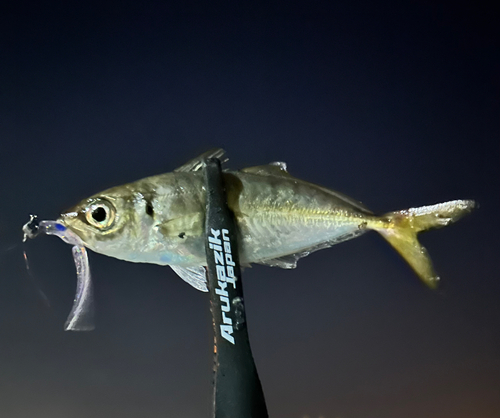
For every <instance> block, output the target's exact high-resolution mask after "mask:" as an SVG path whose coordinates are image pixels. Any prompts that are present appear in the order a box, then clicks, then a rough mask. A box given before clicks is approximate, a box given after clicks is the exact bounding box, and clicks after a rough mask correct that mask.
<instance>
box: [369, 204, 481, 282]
mask: <svg viewBox="0 0 500 418" xmlns="http://www.w3.org/2000/svg"><path fill="white" fill-rule="evenodd" d="M475 206H476V203H475V202H474V201H473V200H453V201H451V202H446V203H439V204H437V205H432V206H423V207H420V208H411V209H407V210H400V211H397V212H390V213H387V214H386V215H384V216H382V219H383V220H385V221H387V224H386V226H385V227H384V228H380V229H379V228H375V229H376V230H377V232H379V233H380V234H381V235H382V236H383V237H384V238H385V239H386V240H387V241H389V243H390V244H391V245H392V246H393V247H394V248H395V249H396V250H397V251H398V252H399V254H401V255H402V256H403V258H404V259H405V260H406V261H407V262H408V264H409V265H410V266H411V267H412V268H413V270H415V273H417V275H418V277H420V279H421V280H422V281H423V282H424V283H425V284H426V285H427V286H429V287H431V288H435V287H436V286H437V283H438V281H439V277H438V276H437V274H436V272H435V271H434V267H433V266H432V261H431V259H430V257H429V255H428V253H427V250H426V249H425V248H424V247H423V246H422V245H420V243H419V242H418V239H417V234H418V233H419V232H421V231H427V230H429V229H435V228H442V227H443V226H447V225H449V224H451V223H453V222H455V221H457V220H459V219H460V218H461V217H462V216H464V215H466V214H468V213H469V212H470V211H472V209H474V207H475Z"/></svg>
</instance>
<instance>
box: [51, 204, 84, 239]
mask: <svg viewBox="0 0 500 418" xmlns="http://www.w3.org/2000/svg"><path fill="white" fill-rule="evenodd" d="M57 221H58V222H60V223H61V224H63V225H64V226H65V227H66V228H68V229H69V230H71V231H73V232H74V233H75V234H76V235H78V236H79V237H80V239H82V240H83V241H84V242H86V241H87V236H86V235H87V234H86V232H87V231H86V229H87V228H86V225H85V221H83V220H82V219H81V214H80V213H79V212H75V211H68V212H65V213H61V215H60V216H59V218H58V219H57Z"/></svg>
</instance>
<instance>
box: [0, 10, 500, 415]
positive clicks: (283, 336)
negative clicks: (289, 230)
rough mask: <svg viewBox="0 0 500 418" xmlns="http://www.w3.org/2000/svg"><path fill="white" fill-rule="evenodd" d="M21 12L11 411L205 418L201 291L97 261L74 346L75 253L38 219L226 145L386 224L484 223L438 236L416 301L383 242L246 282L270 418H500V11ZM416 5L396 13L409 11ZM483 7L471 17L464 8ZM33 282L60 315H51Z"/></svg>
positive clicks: (4, 321) (7, 75) (1, 334)
mask: <svg viewBox="0 0 500 418" xmlns="http://www.w3.org/2000/svg"><path fill="white" fill-rule="evenodd" d="M178 3H182V6H179V5H171V4H169V3H168V2H157V3H155V2H152V3H148V4H139V2H126V1H125V2H119V3H109V2H62V1H61V2H52V3H51V5H50V7H49V6H47V4H46V3H41V2H31V3H29V2H26V3H22V2H21V3H18V4H17V5H16V6H9V7H10V8H7V9H3V11H2V12H1V13H0V140H1V144H2V147H1V153H0V176H1V177H0V178H1V188H0V191H1V199H2V200H1V202H2V203H1V205H0V244H1V245H2V250H1V252H0V416H1V417H6V418H25V417H37V418H45V417H47V418H48V417H50V418H58V417H64V418H73V417H74V418H83V417H94V418H114V417H120V418H128V417H131V418H132V417H165V416H169V417H174V416H175V417H183V418H191V417H207V416H209V412H210V399H211V378H212V374H211V368H212V354H211V352H212V334H211V320H210V314H209V304H208V298H207V295H206V294H202V293H198V292H196V291H195V290H194V289H192V288H190V287H189V286H188V285H186V284H185V283H184V282H183V281H182V280H180V279H179V278H178V277H176V276H175V274H174V273H173V272H172V271H171V270H170V269H169V268H165V267H159V266H155V265H140V264H132V263H125V262H123V261H119V260H115V259H110V258H106V257H104V256H100V255H97V254H93V253H92V254H90V257H91V266H92V269H93V274H94V278H95V287H96V299H97V307H98V317H97V329H96V331H94V332H90V333H68V332H63V323H64V321H65V318H66V316H67V314H68V312H69V309H70V307H71V304H72V299H73V296H74V287H75V272H74V265H73V262H72V258H71V251H70V247H69V246H68V245H65V244H64V243H63V242H62V241H60V240H58V239H56V238H52V237H41V238H39V239H37V240H35V241H33V242H29V243H28V244H27V251H28V255H29V258H30V263H31V267H32V272H33V275H34V279H31V278H30V277H29V276H28V274H27V272H26V269H25V267H24V262H23V258H22V249H23V248H22V247H21V246H17V247H15V248H11V246H12V245H15V244H17V243H19V242H20V240H21V226H22V225H23V224H24V223H25V222H26V221H27V220H28V215H29V214H30V213H36V214H38V215H39V216H40V217H41V218H42V219H55V218H56V217H57V216H58V214H59V213H60V211H62V210H64V209H66V208H68V207H70V206H72V205H73V204H75V203H76V202H78V201H79V200H80V199H82V198H84V197H87V196H88V195H90V194H93V193H95V192H97V191H100V190H103V189H105V188H107V187H110V186H114V185H118V184H122V183H125V182H128V181H133V180H137V179H139V178H142V177H146V176H148V175H152V174H158V173H162V172H166V171H170V170H172V169H174V168H175V167H177V166H179V165H181V164H182V163H183V162H184V161H186V160H188V159H190V158H192V157H194V156H195V155H197V154H199V153H201V152H203V151H205V150H207V149H209V148H211V147H214V146H221V147H224V148H225V149H226V150H227V152H228V155H229V157H230V162H229V166H230V167H232V168H241V167H245V166H248V165H258V164H264V163H267V162H270V161H276V160H278V161H286V162H287V163H288V167H289V171H290V172H291V173H292V174H293V175H296V176H297V177H300V178H304V179H306V180H309V181H312V182H315V183H319V184H322V185H325V186H328V187H331V188H333V189H336V190H339V191H342V192H344V193H347V194H348V195H350V196H353V197H354V198H357V199H360V200H362V201H363V202H364V203H365V204H366V205H367V206H369V207H370V208H371V209H372V210H374V211H376V212H379V213H383V212H386V211H390V210H396V209H403V208H407V207H410V206H418V205H424V204H432V203H437V202H440V201H446V200H451V199H457V198H472V199H476V200H478V201H479V203H480V205H481V207H480V209H479V210H477V211H476V212H475V213H473V214H472V215H470V216H469V217H467V218H466V219H464V220H462V221H460V222H459V223H458V224H457V225H454V226H452V227H450V228H446V229H443V230H440V231H435V232H430V233H428V234H426V235H424V236H422V242H423V243H424V244H425V245H426V246H427V248H428V250H429V252H430V253H431V255H432V258H433V260H434V263H435V265H436V269H437V270H438V272H439V273H440V275H441V277H442V284H441V287H440V289H439V290H438V291H435V292H433V291H430V290H429V289H427V288H425V287H424V286H422V285H421V284H420V283H419V282H418V280H417V279H416V277H415V275H414V274H413V273H412V271H411V270H410V269H409V268H408V267H407V265H406V264H405V263H404V262H403V261H402V260H401V259H400V258H399V256H398V255H397V254H396V253H395V252H394V251H393V250H392V249H391V248H390V247H389V246H388V245H387V244H386V243H385V242H384V241H383V240H382V239H381V238H380V237H379V236H377V235H376V234H375V233H371V234H367V235H365V236H363V237H361V238H360V239H357V240H353V241H350V242H347V243H344V244H341V245H338V246H336V247H334V248H331V249H328V250H324V251H321V252H318V253H315V254H313V255H311V256H309V257H308V258H306V259H304V260H302V261H301V262H300V263H299V267H298V268H297V269H296V270H292V271H284V270H280V269H271V268H266V267H262V266H256V267H254V268H252V269H248V270H246V271H245V292H246V306H247V314H248V319H249V323H250V333H251V338H252V346H253V350H254V355H255V359H256V362H257V366H258V368H259V372H260V376H261V380H262V383H263V387H264V390H265V393H266V397H267V403H268V408H269V412H270V415H271V416H272V417H273V418H294V417H296V418H302V417H305V416H308V417H310V418H318V417H324V418H364V417H366V418H377V417H381V418H401V417H405V418H421V417H426V418H430V417H436V418H470V417H481V418H494V417H499V416H500V334H499V333H500V327H499V326H500V304H499V301H500V283H499V278H500V274H499V268H498V254H499V250H500V243H499V234H498V232H499V231H498V221H497V219H498V210H499V207H500V202H499V200H500V199H499V192H500V176H499V174H500V173H499V171H500V170H499V164H500V152H499V151H500V140H499V138H500V124H499V116H500V112H499V110H500V106H499V98H500V95H499V90H500V65H499V62H500V60H499V53H498V51H499V43H498V40H499V38H498V33H497V26H498V17H497V16H495V15H494V13H493V9H489V8H488V7H482V6H477V5H475V6H471V5H469V2H456V3H454V4H453V5H452V6H449V5H445V3H441V2H435V1H432V2H431V1H411V2H393V3H391V2H349V3H348V2H346V4H349V5H346V4H340V3H334V2H306V1H290V2H286V3H279V2H263V3H256V2H245V3H244V2H236V4H235V2H231V3H229V2H228V3H225V2H211V3H210V4H208V3H204V2H193V3H187V2H178ZM403 3H404V5H403ZM470 4H472V3H470ZM37 286H40V287H41V288H42V289H43V291H44V292H45V293H46V294H47V296H48V298H49V300H50V308H47V307H46V306H45V304H44V302H43V299H42V298H41V296H40V294H39V292H38V290H37Z"/></svg>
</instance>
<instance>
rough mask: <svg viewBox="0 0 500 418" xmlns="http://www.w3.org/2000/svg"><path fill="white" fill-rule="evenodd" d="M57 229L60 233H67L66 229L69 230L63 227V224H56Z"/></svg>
mask: <svg viewBox="0 0 500 418" xmlns="http://www.w3.org/2000/svg"><path fill="white" fill-rule="evenodd" d="M56 229H57V230H58V231H66V229H67V228H66V227H65V226H64V225H61V224H57V223H56Z"/></svg>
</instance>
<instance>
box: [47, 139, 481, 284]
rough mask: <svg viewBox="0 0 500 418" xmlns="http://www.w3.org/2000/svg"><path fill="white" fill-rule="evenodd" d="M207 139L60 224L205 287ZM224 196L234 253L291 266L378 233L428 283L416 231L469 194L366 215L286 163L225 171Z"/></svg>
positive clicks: (107, 251)
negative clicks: (188, 156)
mask: <svg viewBox="0 0 500 418" xmlns="http://www.w3.org/2000/svg"><path fill="white" fill-rule="evenodd" d="M214 156H215V157H218V158H222V157H223V156H224V151H223V150H220V149H216V150H213V151H209V152H207V153H205V154H202V155H200V156H199V157H198V158H195V159H193V160H191V161H189V162H188V163H186V164H185V165H183V166H182V167H180V168H178V169H177V170H175V171H174V172H172V173H167V174H161V175H157V176H152V177H148V178H145V179H142V180H139V181H136V182H134V183H129V184H125V185H122V186H117V187H113V188H111V189H108V190H105V191H103V192H101V193H97V194H95V195H93V196H91V197H89V198H87V199H84V200H82V201H81V202H80V203H79V204H78V205H76V206H75V207H73V208H72V209H70V210H68V211H67V212H65V213H63V214H62V215H61V217H60V219H58V221H57V222H58V223H59V224H62V225H64V226H65V227H66V228H68V230H70V231H71V232H72V233H73V234H74V235H76V236H78V238H79V241H80V242H81V243H82V244H83V245H84V246H85V247H87V248H89V249H91V250H93V251H95V252H97V253H101V254H104V255H108V256H110V257H116V258H119V259H122V260H126V261H132V262H138V263H153V264H160V265H169V266H171V267H172V269H173V270H174V271H175V272H176V273H177V274H178V275H179V276H180V277H181V278H182V279H184V280H185V281H187V282H188V283H190V284H191V285H192V286H193V287H195V288H197V289H198V290H201V291H207V286H206V278H205V269H204V266H205V265H206V256H205V244H204V219H205V210H206V207H205V206H206V190H205V186H204V179H203V172H202V170H201V168H202V167H203V161H204V160H205V159H207V158H209V157H214ZM223 177H224V182H225V187H226V192H227V199H228V206H229V208H230V209H231V210H232V212H233V213H234V215H235V218H236V222H237V225H238V229H239V234H240V235H239V248H240V262H241V263H242V265H248V264H251V263H258V264H265V265H269V266H274V267H281V268H295V267H296V264H297V260H298V259H299V258H301V257H305V256H307V255H308V254H310V253H312V252H313V251H316V250H319V249H322V248H326V247H330V246H332V245H334V244H338V243H340V242H342V241H346V240H348V239H351V238H355V237H358V236H360V235H362V234H364V233H365V232H367V231H369V230H375V231H377V232H378V233H380V234H381V235H382V236H383V237H384V238H385V239H386V240H387V241H388V242H389V243H390V244H391V245H392V246H393V247H394V248H395V249H396V250H397V251H398V252H399V253H400V254H401V255H402V256H403V258H404V259H405V260H406V261H407V262H408V264H409V265H410V266H411V267H412V268H413V270H414V271H415V272H416V274H417V275H418V277H419V278H420V279H421V280H422V281H423V282H424V283H425V284H427V285H428V286H430V287H432V288H433V287H435V286H436V285H437V282H438V280H439V277H438V276H437V274H436V273H435V271H434V268H433V267H432V263H431V260H430V258H429V256H428V254H427V251H426V250H425V248H424V247H422V246H421V245H420V243H419V242H418V240H417V234H418V233H419V232H421V231H425V230H428V229H433V228H440V227H443V226H447V225H449V224H451V223H452V222H454V221H456V220H458V219H459V218H461V217H462V216H464V215H465V214H467V213H469V212H470V211H471V210H472V209H473V208H474V206H475V202H474V201H472V200H454V201H451V202H446V203H440V204H436V205H431V206H424V207H419V208H412V209H407V210H401V211H396V212H389V213H386V214H385V215H381V216H377V215H374V214H373V213H372V212H371V211H370V210H369V209H367V208H366V207H365V206H364V205H363V204H361V203H360V202H357V201H356V200H354V199H352V198H350V197H348V196H346V195H344V194H341V193H339V192H336V191H333V190H330V189H327V188H325V187H322V186H318V185H315V184H312V183H309V182H306V181H303V180H300V179H297V178H295V177H293V176H292V175H290V174H289V173H288V171H287V169H286V164H285V163H281V162H275V163H271V164H268V165H262V166H257V167H250V168H245V169H243V170H240V171H230V170H226V171H224V175H223Z"/></svg>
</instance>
